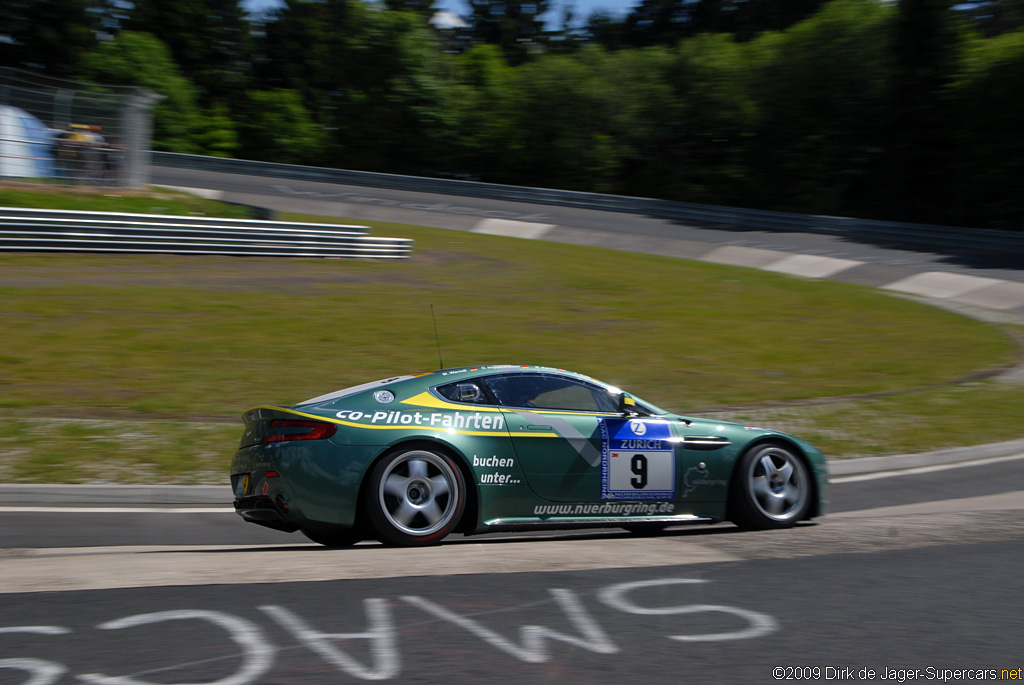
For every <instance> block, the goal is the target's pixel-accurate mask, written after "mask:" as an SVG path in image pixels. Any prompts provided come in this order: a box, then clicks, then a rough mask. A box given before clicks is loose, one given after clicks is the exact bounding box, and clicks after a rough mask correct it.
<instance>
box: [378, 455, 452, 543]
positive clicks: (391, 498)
mask: <svg viewBox="0 0 1024 685" xmlns="http://www.w3.org/2000/svg"><path fill="white" fill-rule="evenodd" d="M366 494H367V499H366V514H367V519H368V520H369V523H370V526H371V527H372V528H373V530H374V532H375V533H376V534H377V539H378V540H380V541H381V542H383V543H384V544H392V545H399V546H402V547H420V546H424V545H434V544H437V543H439V542H440V541H441V540H443V539H444V538H445V537H446V536H447V535H448V534H449V533H451V532H452V531H453V530H454V529H455V527H456V526H458V525H459V520H460V519H461V518H462V513H463V511H465V508H466V482H465V478H464V477H463V475H462V471H461V470H460V469H459V466H458V464H456V463H455V461H454V460H453V459H452V458H451V457H449V456H448V455H447V454H443V453H440V452H434V451H431V450H428V449H420V448H402V449H398V450H396V451H394V452H391V453H389V454H387V455H385V456H384V458H383V459H381V460H380V461H379V462H377V464H376V465H375V466H374V467H373V471H372V472H371V474H370V480H369V486H368V489H367V493H366Z"/></svg>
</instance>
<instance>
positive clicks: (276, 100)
mask: <svg viewBox="0 0 1024 685" xmlns="http://www.w3.org/2000/svg"><path fill="white" fill-rule="evenodd" d="M244 110H245V114H244V116H243V118H242V119H241V120H240V121H239V123H238V130H239V134H240V143H241V148H240V154H241V156H242V157H244V158H245V159H259V160H265V161H268V162H279V163H283V164H320V163H322V157H321V155H322V153H323V148H324V144H325V142H326V135H325V132H324V128H323V126H320V125H319V124H317V123H316V122H314V121H313V119H312V118H311V117H310V115H309V112H308V111H307V110H306V108H305V107H303V105H302V97H301V96H300V95H299V93H298V92H297V91H294V90H272V91H252V92H249V93H247V94H246V106H245V108H244Z"/></svg>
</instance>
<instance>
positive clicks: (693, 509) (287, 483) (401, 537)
mask: <svg viewBox="0 0 1024 685" xmlns="http://www.w3.org/2000/svg"><path fill="white" fill-rule="evenodd" d="M243 419H244V422H245V432H244V434H243V436H242V440H241V443H240V445H239V449H238V451H237V452H236V453H235V456H234V459H233V460H232V463H231V486H232V488H233V490H234V493H235V509H236V511H237V512H238V514H239V515H241V516H242V518H243V519H245V520H246V521H250V522H252V523H257V524H260V525H263V526H268V527H270V528H275V529H278V530H282V531H287V532H292V531H296V530H301V531H302V532H303V533H304V534H305V535H306V536H307V537H308V538H310V539H311V540H313V541H315V542H319V543H322V544H325V545H329V546H340V545H347V544H352V543H354V542H357V541H359V540H363V539H370V538H377V539H379V540H381V541H382V542H385V543H389V544H396V545H428V544H433V543H437V542H440V541H441V540H442V539H443V538H444V537H445V536H446V535H448V534H449V533H452V532H461V533H464V534H467V535H469V534H474V533H483V532H488V531H497V530H527V529H535V528H541V527H548V528H579V527H608V526H620V527H623V528H627V529H630V530H637V531H650V530H657V529H659V528H662V527H664V526H667V525H672V524H679V523H690V522H714V521H720V520H723V519H728V520H731V521H733V522H734V523H736V524H737V525H739V526H741V527H744V528H783V527H787V526H792V525H794V524H796V523H797V522H798V521H801V520H804V519H810V518H812V517H814V516H819V515H821V514H823V513H824V508H825V503H826V502H827V499H828V474H827V470H826V467H825V460H824V457H823V456H822V454H821V452H819V451H818V450H817V449H815V448H814V447H813V446H812V445H810V444H808V443H807V442H805V441H803V440H800V439H799V438H795V437H793V436H790V435H786V434H784V433H780V432H777V431H772V430H765V429H760V428H751V427H747V426H742V425H738V424H731V423H724V422H720V421H711V420H706V419H700V418H693V417H686V416H679V415H676V414H671V413H669V412H666V411H664V410H663V409H659V408H658V407H655V406H654V405H652V404H650V403H648V402H644V401H643V400H641V399H639V398H637V397H634V396H632V395H630V394H629V393H626V392H623V391H621V390H619V389H618V388H614V387H612V386H609V385H607V384H604V383H601V382H599V381H597V380H594V379H593V378H590V377H588V376H583V375H581V374H577V373H573V372H570V371H564V370H561V369H552V368H546V367H539V366H480V367H471V368H470V367H466V368H459V369H445V370H442V371H436V372H433V373H427V374H419V375H415V376H399V377H396V378H388V379H385V380H381V381H375V382H373V383H367V384H364V385H359V386H356V387H352V388H347V389H345V390H339V391H338V392H334V393H331V394H328V395H322V396H320V397H314V398H313V399H310V400H306V401H305V402H302V403H300V404H297V405H294V406H290V407H257V408H255V409H251V410H249V411H248V412H246V413H245V415H244V417H243Z"/></svg>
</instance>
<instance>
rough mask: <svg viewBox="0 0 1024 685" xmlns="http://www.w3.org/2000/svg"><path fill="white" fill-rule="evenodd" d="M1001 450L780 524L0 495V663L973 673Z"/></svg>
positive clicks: (995, 650)
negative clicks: (564, 526) (458, 522)
mask: <svg viewBox="0 0 1024 685" xmlns="http://www.w3.org/2000/svg"><path fill="white" fill-rule="evenodd" d="M1021 463H1022V460H1021V459H1016V460H1004V461H999V462H995V463H990V464H987V465H983V466H963V465H957V466H956V467H953V468H939V469H935V470H929V471H927V472H924V473H915V474H911V475H902V476H895V477H890V478H883V479H877V480H873V481H869V480H857V478H859V477H845V478H839V479H837V483H836V485H835V487H834V500H835V502H834V504H835V507H834V509H836V510H837V513H835V514H832V515H830V516H828V517H825V518H824V519H822V520H821V522H819V523H816V524H814V525H804V526H800V527H799V528H797V529H794V530H787V531H777V532H756V533H747V532H740V531H738V530H736V529H735V528H733V527H731V526H729V525H725V524H723V525H718V526H711V527H707V526H702V527H688V528H679V529H675V530H672V531H669V532H667V533H666V534H664V535H660V536H656V537H650V538H644V537H634V536H631V535H629V534H626V533H624V532H620V531H597V532H575V533H549V534H544V535H501V536H497V535H495V536H486V537H484V538H454V539H452V540H451V541H450V542H449V543H447V544H445V545H443V546H441V547H439V548H431V549H420V550H400V549H388V548H384V547H382V546H380V545H376V544H363V545H359V546H357V547H355V548H352V549H347V550H328V549H324V548H320V547H318V546H316V545H312V544H307V543H305V542H303V541H302V538H298V537H296V536H294V535H292V536H289V535H285V534H277V533H274V532H273V531H261V530H260V529H258V528H256V527H255V526H251V525H247V524H244V523H243V522H241V520H236V519H237V517H235V516H234V515H233V514H231V513H212V512H211V513H192V514H183V513H166V514H158V513H151V514H146V515H140V514H117V513H93V514H82V513H44V512H24V513H16V512H13V511H9V510H8V511H5V512H4V513H3V514H2V515H3V516H4V521H5V523H6V524H7V525H5V526H4V527H3V529H2V532H0V535H2V537H0V542H2V548H0V592H2V593H3V596H2V599H0V682H11V683H22V682H32V683H47V682H60V683H73V682H92V683H111V684H113V683H121V684H124V683H207V682H219V683H321V682H323V683H327V682H330V683H335V682H352V681H358V680H365V679H386V680H393V681H399V680H417V681H420V682H478V681H485V680H486V681H498V680H500V681H501V682H516V683H520V682H522V683H526V682H556V681H557V682H570V683H591V682H601V683H604V682H609V683H610V682H623V681H626V680H628V681H630V682H643V681H649V682H666V683H668V682H671V683H679V682H694V683H706V682H716V683H760V682H763V683H767V682H775V678H774V677H773V673H774V672H775V669H776V668H779V669H782V670H781V671H779V674H780V675H783V676H795V675H796V674H799V676H800V677H801V679H804V680H817V681H820V682H827V681H837V680H846V681H850V682H857V681H858V680H859V681H862V682H863V681H866V680H871V679H869V678H866V677H860V678H858V674H860V675H862V676H867V675H869V674H868V669H870V670H873V671H875V674H874V678H873V679H874V680H878V681H881V680H882V676H883V675H885V676H886V677H885V679H886V680H897V681H898V680H900V679H901V678H902V679H904V680H908V679H913V680H920V681H924V680H928V679H929V678H930V679H932V680H936V679H942V678H945V679H946V680H947V681H959V680H962V679H963V677H962V675H963V674H960V675H961V677H953V671H956V670H958V669H961V670H962V669H973V670H977V669H984V670H985V671H986V674H987V675H989V677H990V679H991V674H988V673H987V671H988V670H989V669H995V671H996V677H998V675H999V672H1000V671H1001V670H1002V669H1007V670H1008V671H1009V670H1012V669H1017V668H1020V667H1022V666H1024V664H1021V663H1019V661H1020V650H1019V636H1020V630H1019V628H1020V625H1021V624H1020V611H1021V604H1022V603H1021V599H1020V598H1021V596H1022V592H1021V590H1022V589H1024V588H1022V585H1024V581H1022V580H1021V574H1020V572H1019V569H1020V567H1021V564H1022V562H1024V519H1022V516H1021V514H1022V511H1024V484H1022V482H1021V481H1022V476H1021V473H1020V471H1021V469H1020V465H1021ZM993 484H996V485H993ZM922 491H924V492H927V493H929V497H928V498H927V500H926V501H921V497H920V495H919V493H920V492H922ZM879 493H883V495H882V497H881V499H879V497H880V496H879ZM880 505H881V506H884V508H878V507H879V506H880ZM225 538H227V539H225ZM32 540H35V543H34V544H33V542H32ZM80 543H84V544H80ZM40 545H41V546H40ZM140 545H146V546H140ZM296 581H301V582H296ZM796 669H806V670H802V671H797V670H796ZM814 669H818V670H817V671H815V670H814ZM827 669H832V670H827ZM862 669H865V670H864V671H863V673H861V671H862ZM885 669H889V670H888V671H886V670H885ZM30 674H32V675H30ZM839 676H844V677H843V678H840V677H839ZM913 676H916V678H914V677H913ZM33 678H34V679H33Z"/></svg>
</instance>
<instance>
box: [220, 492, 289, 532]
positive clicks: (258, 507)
mask: <svg viewBox="0 0 1024 685" xmlns="http://www.w3.org/2000/svg"><path fill="white" fill-rule="evenodd" d="M235 513H236V514H238V515H239V516H241V517H242V518H243V519H244V520H246V521H248V522H249V523H255V524H257V525H260V526H266V527H267V528H273V529H274V530H282V531H284V532H286V533H291V532H294V531H296V530H298V529H299V526H297V525H295V524H294V523H292V522H290V521H287V520H286V519H285V517H284V513H283V512H282V511H281V509H280V507H279V506H278V504H277V503H275V502H274V500H272V499H270V498H269V497H266V496H264V495H258V496H255V497H236V498H235Z"/></svg>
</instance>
